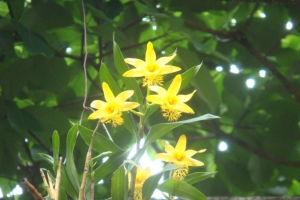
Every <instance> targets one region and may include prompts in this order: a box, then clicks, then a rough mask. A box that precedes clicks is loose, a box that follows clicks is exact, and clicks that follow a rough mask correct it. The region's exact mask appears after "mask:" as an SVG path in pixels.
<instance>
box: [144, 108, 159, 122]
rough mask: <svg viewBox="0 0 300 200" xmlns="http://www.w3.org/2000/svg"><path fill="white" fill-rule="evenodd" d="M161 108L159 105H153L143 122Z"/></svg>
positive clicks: (148, 109)
mask: <svg viewBox="0 0 300 200" xmlns="http://www.w3.org/2000/svg"><path fill="white" fill-rule="evenodd" d="M158 108H159V105H157V104H151V105H150V106H149V107H148V108H147V110H146V111H145V114H144V117H143V120H144V122H145V121H146V120H147V119H148V118H149V117H150V116H151V115H152V114H153V113H154V112H155V111H156V110H157V109H158Z"/></svg>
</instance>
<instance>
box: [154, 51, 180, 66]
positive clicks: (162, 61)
mask: <svg viewBox="0 0 300 200" xmlns="http://www.w3.org/2000/svg"><path fill="white" fill-rule="evenodd" d="M175 56H176V54H172V55H171V56H165V57H161V58H159V59H157V61H156V63H157V64H159V65H161V66H163V65H165V64H167V63H168V62H170V61H171V60H172V59H173V58H174V57H175Z"/></svg>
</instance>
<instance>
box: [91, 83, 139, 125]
mask: <svg viewBox="0 0 300 200" xmlns="http://www.w3.org/2000/svg"><path fill="white" fill-rule="evenodd" d="M102 89H103V93H104V98H105V100H106V102H104V101H101V100H95V101H93V102H92V103H91V107H92V108H96V109H97V111H95V112H93V113H92V114H90V115H89V117H88V119H100V120H101V122H102V123H112V125H113V126H114V127H116V126H117V125H121V124H123V122H124V120H123V118H122V117H121V116H122V112H124V111H128V110H132V109H134V108H136V107H138V106H139V105H140V104H139V103H136V102H126V100H127V99H128V98H130V97H131V96H132V95H133V93H134V91H133V90H126V91H124V92H121V93H120V94H119V95H117V97H115V96H114V94H113V92H112V91H111V89H110V88H109V86H108V84H107V83H105V82H103V84H102Z"/></svg>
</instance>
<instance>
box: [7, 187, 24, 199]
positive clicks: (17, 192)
mask: <svg viewBox="0 0 300 200" xmlns="http://www.w3.org/2000/svg"><path fill="white" fill-rule="evenodd" d="M21 194H23V189H22V188H21V187H20V186H19V185H16V187H15V188H14V189H13V190H12V191H11V192H10V193H9V194H7V195H6V196H7V197H11V196H13V195H21Z"/></svg>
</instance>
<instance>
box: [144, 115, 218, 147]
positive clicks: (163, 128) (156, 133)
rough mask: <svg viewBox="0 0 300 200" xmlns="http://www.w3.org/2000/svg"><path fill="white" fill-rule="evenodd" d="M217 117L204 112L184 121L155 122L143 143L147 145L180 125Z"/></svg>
mask: <svg viewBox="0 0 300 200" xmlns="http://www.w3.org/2000/svg"><path fill="white" fill-rule="evenodd" d="M217 118H219V117H218V116H215V115H211V114H206V115H202V116H199V117H195V118H191V119H188V120H184V121H178V122H171V123H162V124H156V125H154V126H152V127H151V128H150V130H149V133H148V135H147V137H146V139H145V145H149V144H151V143H152V142H155V141H156V140H157V139H159V138H162V137H163V136H164V135H165V134H167V133H168V132H169V131H171V130H172V129H174V128H176V127H178V126H181V125H183V124H187V123H193V122H197V121H202V120H209V119H217Z"/></svg>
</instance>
